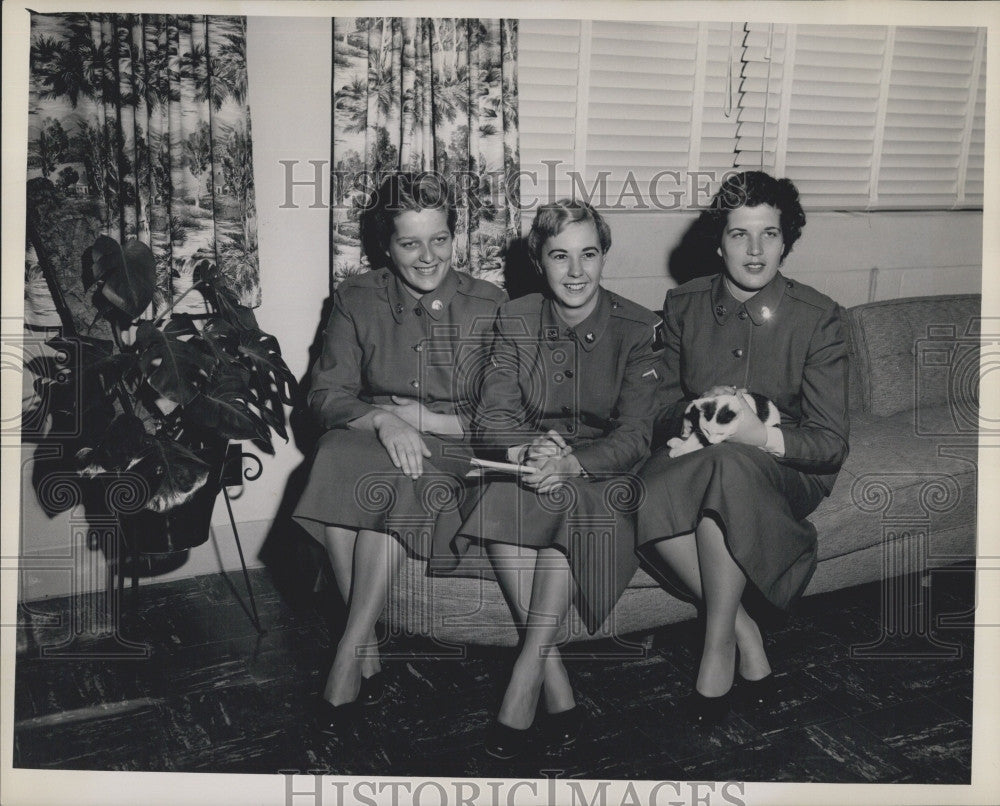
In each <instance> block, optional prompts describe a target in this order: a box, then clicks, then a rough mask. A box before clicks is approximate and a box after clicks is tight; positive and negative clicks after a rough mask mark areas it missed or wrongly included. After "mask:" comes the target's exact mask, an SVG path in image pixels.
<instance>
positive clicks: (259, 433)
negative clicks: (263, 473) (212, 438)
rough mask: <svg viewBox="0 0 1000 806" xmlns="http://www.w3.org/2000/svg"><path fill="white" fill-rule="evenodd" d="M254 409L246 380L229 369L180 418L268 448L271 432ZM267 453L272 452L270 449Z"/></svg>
mask: <svg viewBox="0 0 1000 806" xmlns="http://www.w3.org/2000/svg"><path fill="white" fill-rule="evenodd" d="M254 408H255V406H254V404H253V395H252V393H251V391H250V389H249V387H248V386H247V383H246V380H245V379H244V377H243V376H242V375H241V374H240V372H239V371H237V370H235V369H228V370H227V371H224V372H220V373H218V375H217V376H216V377H213V378H212V381H211V383H209V384H207V385H206V387H205V388H204V389H203V390H202V391H201V393H200V394H198V395H197V396H196V397H194V398H193V399H192V400H191V401H190V402H189V403H188V404H186V405H185V406H184V409H183V412H182V416H183V418H184V419H185V420H186V421H189V422H192V423H195V424H197V425H198V426H200V427H202V428H205V429H208V430H210V431H212V432H214V433H215V434H216V435H218V436H219V437H223V438H225V439H257V440H261V441H262V442H264V443H265V445H268V446H270V440H271V435H270V431H268V428H267V424H266V423H265V422H264V421H263V420H262V419H261V417H260V416H259V415H258V414H257V412H256V411H255V410H254ZM268 452H269V453H273V452H274V449H273V447H272V448H271V449H270V451H268Z"/></svg>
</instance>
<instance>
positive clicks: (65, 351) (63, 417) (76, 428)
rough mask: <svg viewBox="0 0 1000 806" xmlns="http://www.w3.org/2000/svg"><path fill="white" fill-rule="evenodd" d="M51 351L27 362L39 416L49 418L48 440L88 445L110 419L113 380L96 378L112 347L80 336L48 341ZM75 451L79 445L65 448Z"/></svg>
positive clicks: (109, 357)
mask: <svg viewBox="0 0 1000 806" xmlns="http://www.w3.org/2000/svg"><path fill="white" fill-rule="evenodd" d="M46 346H47V347H49V348H50V350H51V351H52V352H51V353H50V354H49V355H44V356H39V357H37V358H34V359H32V360H31V361H29V362H28V364H27V368H28V369H29V370H30V371H31V372H32V373H33V374H35V375H37V376H38V378H37V380H36V381H35V391H36V392H37V393H38V402H39V406H40V407H41V411H42V412H44V413H45V414H48V415H51V417H52V420H51V422H50V424H49V436H50V438H54V439H61V440H76V441H78V442H79V443H80V444H93V442H95V441H96V440H97V438H98V436H99V435H100V434H102V433H103V432H104V429H105V428H107V426H108V423H109V422H110V421H111V419H112V418H113V417H114V405H113V403H112V400H113V398H114V390H113V388H112V387H113V385H114V383H115V382H116V381H117V376H115V377H113V378H108V377H106V376H105V375H104V373H102V371H101V370H102V367H104V366H106V365H107V362H109V361H110V360H111V359H112V358H113V356H112V355H111V350H112V347H113V345H112V343H111V342H110V341H107V340H104V339H92V338H87V337H85V336H74V337H72V338H55V339H49V341H47V342H46ZM67 447H73V450H74V452H75V450H76V449H78V448H79V445H76V444H75V443H74V444H72V445H71V444H70V443H67Z"/></svg>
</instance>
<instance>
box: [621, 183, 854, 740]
mask: <svg viewBox="0 0 1000 806" xmlns="http://www.w3.org/2000/svg"><path fill="white" fill-rule="evenodd" d="M708 212H709V220H710V221H711V222H712V224H713V225H714V231H713V235H714V239H715V245H716V246H717V251H718V254H719V255H720V256H721V257H722V259H723V263H724V271H723V272H721V273H720V274H717V275H715V276H712V277H703V278H698V279H695V280H692V281H691V282H688V283H685V284H684V285H681V286H680V287H678V288H674V289H671V290H670V291H668V292H667V297H666V301H665V302H664V310H663V323H664V338H665V345H666V349H665V352H664V354H663V355H664V359H665V363H664V367H665V369H664V374H665V384H664V390H665V395H666V397H665V403H666V406H665V409H664V411H663V412H662V415H661V417H660V419H659V422H658V425H657V440H656V441H657V442H659V441H660V440H659V435H660V432H661V429H662V432H663V434H664V436H671V435H672V434H676V433H677V432H678V430H679V424H680V421H681V419H682V417H683V413H684V410H685V408H686V406H687V405H688V404H689V402H690V401H691V400H692V399H694V398H697V397H706V396H708V397H711V396H714V395H718V394H721V393H728V394H732V393H734V392H735V391H736V389H737V388H739V389H747V390H749V391H750V392H757V393H760V394H761V395H764V396H765V397H767V398H769V399H770V400H771V401H772V402H773V403H774V404H775V405H776V406H777V408H778V410H779V411H780V414H781V422H780V424H779V425H777V426H772V427H766V426H765V425H764V424H763V422H761V420H760V419H759V418H758V417H757V416H756V415H755V413H754V412H753V411H752V410H751V408H750V407H749V406H748V405H746V404H745V403H743V408H742V410H741V411H740V414H739V416H738V418H737V420H736V421H735V422H736V429H735V432H734V433H733V434H732V435H731V436H730V437H729V438H728V439H727V440H726V441H724V442H721V443H719V444H717V445H712V446H709V447H706V448H703V449H701V450H697V451H695V452H694V453H688V454H686V455H682V456H678V457H676V458H671V457H670V456H669V455H668V451H667V448H666V447H664V448H662V449H659V450H658V451H657V452H656V453H654V455H653V457H652V458H651V459H650V460H649V462H648V463H647V464H646V465H645V467H644V468H643V469H642V472H641V474H640V475H641V478H642V479H643V482H644V484H645V487H646V496H647V497H646V501H645V503H644V505H643V507H642V509H641V510H640V512H639V515H638V524H637V532H638V545H639V547H640V548H645V549H649V548H652V549H654V550H655V552H656V553H657V554H659V556H660V557H662V558H663V560H665V561H666V563H667V565H668V566H669V568H670V570H671V571H672V572H673V574H675V575H676V577H677V578H678V579H679V581H680V582H681V583H683V585H684V586H686V587H687V588H688V589H690V591H691V592H692V593H693V594H694V595H695V596H696V597H698V598H699V599H701V600H702V601H703V603H704V611H705V622H706V627H705V643H704V650H703V654H702V656H701V662H700V665H699V668H698V676H697V681H696V685H695V691H694V694H693V695H692V696H691V698H690V699H689V711H690V715H691V716H692V717H693V718H694V719H695V720H696V721H697V722H702V723H708V722H716V721H718V720H720V719H721V718H722V717H723V716H724V715H725V713H726V712H727V711H728V708H729V704H730V699H731V698H730V696H729V695H730V689H731V687H732V685H733V682H734V676H735V674H736V668H735V666H736V662H737V660H738V673H739V678H740V687H741V688H742V689H743V691H745V692H747V694H748V696H749V698H751V699H756V700H763V699H764V698H765V697H766V696H769V695H771V694H773V691H774V678H773V676H772V674H771V667H770V665H769V663H768V659H767V655H766V654H765V651H764V646H763V642H762V640H761V635H760V631H759V630H758V628H757V625H756V623H755V622H754V621H753V619H751V618H750V616H749V615H748V614H747V612H746V611H745V610H744V609H743V606H742V605H741V598H742V595H743V593H744V590H745V588H746V586H747V584H748V583H749V584H750V585H752V586H754V587H756V588H757V589H758V590H759V591H760V592H761V593H762V594H763V595H764V597H766V599H767V600H768V601H770V602H771V603H772V604H774V605H776V606H777V607H780V608H786V607H787V606H788V605H789V604H790V603H791V602H792V601H793V600H794V599H795V598H796V597H797V596H798V595H799V594H800V593H801V592H802V590H803V589H804V588H805V586H806V584H807V583H808V582H809V579H810V577H811V576H812V573H813V570H814V568H815V565H816V530H815V529H814V528H813V526H812V525H811V524H810V523H809V522H808V521H807V520H806V516H807V515H809V513H810V512H812V511H813V510H814V509H815V508H816V506H817V505H818V504H819V502H820V501H821V500H822V499H823V497H824V496H826V495H828V494H829V493H830V490H831V489H832V487H833V482H834V479H835V478H836V476H837V472H838V470H839V469H840V466H841V464H842V463H843V461H844V458H845V457H846V456H847V450H848V445H847V438H848V422H847V349H846V344H845V340H844V329H843V326H842V323H841V317H840V312H839V308H838V306H837V304H836V303H835V302H833V300H831V299H830V298H828V297H826V296H824V295H823V294H821V293H819V292H818V291H816V290H814V289H812V288H810V287H809V286H806V285H803V284H802V283H799V282H794V281H792V280H789V279H786V278H785V277H783V276H782V275H781V273H780V272H779V270H778V269H779V267H780V266H781V264H782V262H783V260H784V259H785V257H786V256H787V255H788V253H789V251H791V248H792V245H793V244H794V243H795V241H796V240H797V239H798V237H799V235H800V234H801V232H802V227H803V226H804V225H805V214H804V212H803V210H802V206H801V204H800V203H799V194H798V191H797V190H796V188H795V186H794V185H793V184H792V183H791V182H790V181H789V180H787V179H781V180H776V179H774V178H773V177H771V176H769V175H767V174H765V173H761V172H757V171H751V172H746V173H742V174H738V175H735V176H733V177H731V178H730V179H728V180H727V181H726V182H724V183H723V185H722V187H721V189H720V190H719V193H718V194H717V195H716V196H715V198H714V200H713V202H712V204H711V207H710V209H709V211H708ZM741 399H742V398H741ZM737 650H738V652H737Z"/></svg>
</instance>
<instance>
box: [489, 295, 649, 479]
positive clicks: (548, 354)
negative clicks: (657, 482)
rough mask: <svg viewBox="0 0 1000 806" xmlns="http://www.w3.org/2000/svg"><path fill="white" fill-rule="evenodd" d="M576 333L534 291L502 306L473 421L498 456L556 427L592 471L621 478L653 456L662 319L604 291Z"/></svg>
mask: <svg viewBox="0 0 1000 806" xmlns="http://www.w3.org/2000/svg"><path fill="white" fill-rule="evenodd" d="M598 293H599V294H600V297H599V300H598V304H597V307H596V308H595V310H594V312H593V313H592V314H591V315H590V316H589V317H587V319H585V320H584V321H583V322H581V323H580V324H579V325H577V326H576V327H570V326H568V325H567V324H566V323H565V322H563V321H562V320H561V319H560V318H559V317H558V315H557V314H556V312H555V310H554V306H553V304H552V302H551V301H550V300H549V299H546V298H545V297H543V296H542V295H541V294H530V295H528V296H525V297H521V298H519V299H516V300H514V301H512V302H508V303H507V304H506V305H503V306H502V307H501V308H500V312H499V313H498V314H497V319H496V324H495V326H494V336H493V346H492V349H491V352H490V366H489V367H488V369H487V372H486V373H485V376H484V380H483V386H482V389H481V393H480V394H481V397H480V401H479V405H478V407H477V408H476V415H475V419H474V420H473V435H474V439H475V440H476V443H477V447H478V448H479V449H480V450H481V451H483V452H485V453H487V454H500V453H502V452H504V451H506V449H507V448H508V447H511V446H512V445H519V444H523V443H526V442H530V441H531V440H532V439H533V438H534V437H536V436H538V435H539V434H543V433H545V432H546V431H548V430H549V429H554V430H555V431H557V432H559V433H560V434H561V435H562V436H563V438H564V439H565V440H566V441H567V442H568V443H570V444H571V445H572V446H573V450H574V454H575V455H576V457H577V459H578V460H579V462H580V464H581V465H582V467H583V469H584V470H585V471H587V472H588V473H590V474H592V475H595V474H604V473H622V472H626V471H628V470H630V469H633V468H635V467H637V466H638V464H639V463H640V462H642V461H644V460H645V458H646V457H647V456H648V455H649V440H650V435H651V432H652V423H653V419H654V417H655V415H656V411H657V391H658V389H659V385H660V380H661V377H662V368H661V366H660V363H659V358H658V355H657V352H656V350H655V346H654V336H655V332H656V325H657V321H658V320H657V318H656V315H655V314H653V313H652V312H651V311H648V310H646V309H645V308H643V307H641V306H640V305H636V304H635V303H633V302H629V301H628V300H625V299H622V298H620V297H618V296H616V295H614V294H612V293H610V292H608V291H606V290H605V289H603V288H601V289H599V291H598Z"/></svg>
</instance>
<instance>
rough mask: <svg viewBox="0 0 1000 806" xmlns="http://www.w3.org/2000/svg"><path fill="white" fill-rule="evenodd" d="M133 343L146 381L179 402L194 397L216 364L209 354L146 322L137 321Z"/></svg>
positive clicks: (167, 396) (183, 403)
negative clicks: (137, 327)
mask: <svg viewBox="0 0 1000 806" xmlns="http://www.w3.org/2000/svg"><path fill="white" fill-rule="evenodd" d="M135 345H136V348H137V349H138V351H139V365H140V366H141V367H142V371H143V372H144V373H145V374H146V380H147V382H148V383H149V385H150V386H151V387H153V389H155V390H156V391H157V392H158V393H159V394H160V395H161V396H163V397H165V398H167V399H168V400H172V401H174V402H175V403H177V404H179V405H181V406H186V405H187V404H188V403H190V402H191V400H193V399H194V397H195V396H196V395H197V394H198V390H199V388H200V387H201V386H202V385H203V384H204V383H205V382H206V381H207V380H208V378H209V376H210V374H211V372H212V370H213V369H214V367H215V361H214V360H213V359H212V357H211V356H209V355H206V354H205V353H204V352H202V351H201V350H199V349H198V348H197V347H195V346H194V345H193V344H191V343H189V342H186V341H181V340H180V339H178V338H177V337H176V336H171V335H168V334H166V333H164V332H163V331H161V330H159V329H158V328H156V327H154V326H153V325H152V324H150V323H149V322H143V323H142V324H140V325H139V329H138V331H137V332H136V338H135Z"/></svg>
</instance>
